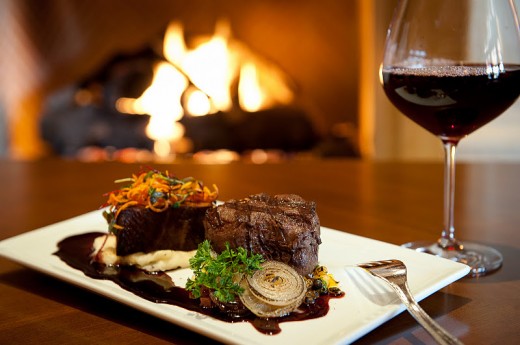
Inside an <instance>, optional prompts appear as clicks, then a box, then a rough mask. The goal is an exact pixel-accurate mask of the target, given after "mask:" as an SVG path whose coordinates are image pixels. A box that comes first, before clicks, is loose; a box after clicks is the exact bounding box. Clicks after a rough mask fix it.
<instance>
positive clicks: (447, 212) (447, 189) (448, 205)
mask: <svg viewBox="0 0 520 345" xmlns="http://www.w3.org/2000/svg"><path fill="white" fill-rule="evenodd" d="M443 144H444V229H443V231H442V236H441V238H440V239H439V245H440V246H441V247H442V248H444V249H447V250H460V249H462V247H461V245H460V243H459V242H458V241H457V240H456V239H455V227H454V220H453V213H454V212H453V210H454V206H455V149H456V147H457V142H453V141H444V142H443Z"/></svg>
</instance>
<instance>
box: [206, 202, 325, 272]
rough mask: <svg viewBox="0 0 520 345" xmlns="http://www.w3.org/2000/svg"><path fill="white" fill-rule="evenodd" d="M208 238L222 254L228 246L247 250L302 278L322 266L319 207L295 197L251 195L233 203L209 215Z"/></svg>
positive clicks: (218, 208) (207, 220)
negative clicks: (320, 263) (319, 259)
mask: <svg viewBox="0 0 520 345" xmlns="http://www.w3.org/2000/svg"><path fill="white" fill-rule="evenodd" d="M203 222H204V228H205V237H206V239H207V240H209V241H210V242H211V245H212V247H213V249H214V250H215V251H216V252H217V253H220V252H222V251H223V250H224V249H225V244H226V242H228V243H229V244H230V247H231V248H237V247H244V248H245V249H247V250H248V251H250V252H252V253H255V254H261V255H263V257H264V258H265V259H266V260H277V261H281V262H284V263H286V264H288V265H290V266H292V267H293V268H294V269H295V270H296V271H297V272H298V273H300V274H302V275H307V274H310V273H311V272H312V271H313V269H314V268H315V267H316V265H317V264H318V246H319V245H320V244H321V238H320V221H319V218H318V215H317V214H316V204H315V203H314V202H308V201H305V200H304V199H303V198H302V197H300V196H298V195H294V194H283V195H275V196H270V195H267V194H256V195H251V196H249V197H248V198H245V199H240V200H230V201H228V202H226V203H224V204H221V205H219V206H217V207H214V208H212V209H210V210H208V211H207V213H206V217H205V218H204V221H203Z"/></svg>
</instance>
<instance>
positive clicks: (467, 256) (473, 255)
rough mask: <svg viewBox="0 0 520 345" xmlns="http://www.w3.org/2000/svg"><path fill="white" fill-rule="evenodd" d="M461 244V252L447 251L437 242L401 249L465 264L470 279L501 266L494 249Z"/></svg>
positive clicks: (416, 243)
mask: <svg viewBox="0 0 520 345" xmlns="http://www.w3.org/2000/svg"><path fill="white" fill-rule="evenodd" d="M462 244H463V247H464V249H463V250H447V249H444V248H442V247H441V246H440V245H439V244H438V243H437V242H430V241H416V242H409V243H405V244H403V245H402V247H405V248H409V249H413V250H416V251H419V252H423V253H427V254H432V255H435V256H439V257H442V258H445V259H449V260H453V261H456V262H460V263H463V264H466V265H468V266H469V267H470V269H471V270H470V272H469V273H468V276H470V277H479V276H483V275H486V274H489V273H491V272H493V271H496V270H497V269H499V268H500V267H501V266H502V262H503V260H504V259H503V257H502V254H500V252H499V251H497V250H496V249H494V248H491V247H488V246H485V245H482V244H478V243H473V242H462Z"/></svg>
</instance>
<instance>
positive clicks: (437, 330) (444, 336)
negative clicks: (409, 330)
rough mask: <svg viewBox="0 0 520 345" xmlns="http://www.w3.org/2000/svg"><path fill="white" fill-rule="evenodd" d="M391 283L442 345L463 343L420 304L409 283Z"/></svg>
mask: <svg viewBox="0 0 520 345" xmlns="http://www.w3.org/2000/svg"><path fill="white" fill-rule="evenodd" d="M390 285H392V287H393V288H394V290H395V291H396V292H397V295H398V296H399V298H400V299H401V301H402V302H403V303H404V305H405V306H406V308H407V309H408V311H409V312H410V314H412V316H413V317H414V319H415V320H417V322H419V324H421V326H423V327H424V329H425V330H426V331H427V332H428V333H430V335H431V336H432V337H433V338H434V339H435V340H436V341H437V342H438V343H439V344H441V345H444V344H446V345H448V344H458V345H462V342H461V341H460V340H458V339H457V338H455V337H454V336H453V335H451V334H450V333H448V331H446V330H445V329H444V328H442V327H441V326H440V325H439V324H438V323H437V322H435V321H434V320H433V319H432V318H431V317H430V316H429V315H428V314H426V312H425V311H424V310H423V309H422V308H421V306H419V304H418V303H417V301H416V300H415V299H414V298H413V296H412V294H411V293H410V290H409V289H408V284H407V283H406V282H404V283H403V284H396V283H393V282H391V283H390Z"/></svg>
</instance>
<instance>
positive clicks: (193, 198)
mask: <svg viewBox="0 0 520 345" xmlns="http://www.w3.org/2000/svg"><path fill="white" fill-rule="evenodd" d="M116 182H126V183H130V184H129V185H128V186H126V187H123V188H121V189H118V190H115V191H113V192H110V193H108V200H107V203H106V206H108V207H109V212H110V213H111V214H112V215H113V216H114V220H115V219H117V216H118V215H119V213H120V212H121V211H122V210H124V209H126V208H128V207H131V206H135V205H141V206H144V207H146V208H149V209H150V210H152V211H154V212H163V211H165V210H167V209H168V208H170V207H179V206H181V205H184V206H209V205H211V204H212V203H213V202H214V201H215V200H217V197H218V188H217V186H215V185H213V190H210V189H209V188H208V187H206V186H204V184H203V183H202V181H200V180H195V179H194V178H192V177H187V178H184V179H178V178H176V177H173V176H171V175H170V174H169V173H168V171H166V172H165V173H161V172H159V171H157V170H150V171H147V172H142V173H140V174H139V175H135V174H134V175H133V176H132V177H131V178H126V179H122V180H117V181H116ZM113 225H114V227H115V228H116V229H119V228H121V227H120V226H119V225H117V224H115V222H114V224H113Z"/></svg>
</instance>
